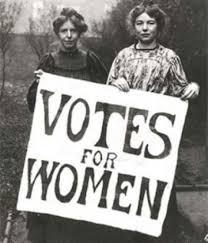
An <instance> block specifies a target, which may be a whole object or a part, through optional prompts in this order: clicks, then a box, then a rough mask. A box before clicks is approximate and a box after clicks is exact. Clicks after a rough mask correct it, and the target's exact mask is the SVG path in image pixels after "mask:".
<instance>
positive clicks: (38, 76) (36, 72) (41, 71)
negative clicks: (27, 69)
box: [34, 69, 43, 82]
mask: <svg viewBox="0 0 208 243" xmlns="http://www.w3.org/2000/svg"><path fill="white" fill-rule="evenodd" d="M34 74H35V79H36V82H39V80H40V78H41V76H42V75H43V70H42V69H38V70H35V72H34Z"/></svg>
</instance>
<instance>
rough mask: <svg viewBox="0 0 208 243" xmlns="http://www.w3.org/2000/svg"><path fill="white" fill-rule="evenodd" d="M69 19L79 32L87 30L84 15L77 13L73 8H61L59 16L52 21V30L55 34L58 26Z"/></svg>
mask: <svg viewBox="0 0 208 243" xmlns="http://www.w3.org/2000/svg"><path fill="white" fill-rule="evenodd" d="M67 20H70V21H71V22H72V23H73V24H74V26H75V28H76V29H77V31H78V32H79V34H81V33H84V32H86V31H87V29H88V26H87V24H86V23H85V20H84V17H83V16H82V15H81V14H79V13H78V12H77V11H76V10H75V9H73V8H63V9H62V11H61V13H60V16H59V17H57V18H56V19H55V20H54V21H53V30H54V32H55V34H56V35H58V33H59V30H60V27H61V26H62V25H63V24H64V23H65V22H66V21H67Z"/></svg>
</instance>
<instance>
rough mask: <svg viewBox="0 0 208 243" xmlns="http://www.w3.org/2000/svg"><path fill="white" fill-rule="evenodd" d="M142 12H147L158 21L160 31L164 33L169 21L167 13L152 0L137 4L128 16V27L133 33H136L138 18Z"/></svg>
mask: <svg viewBox="0 0 208 243" xmlns="http://www.w3.org/2000/svg"><path fill="white" fill-rule="evenodd" d="M142 13H147V14H148V15H149V16H150V17H151V18H154V19H155V20H156V22H157V28H158V32H159V33H162V31H163V30H164V28H165V25H166V23H167V15H166V13H165V12H164V11H163V10H162V9H161V8H160V7H159V6H158V4H155V3H154V2H153V1H152V0H144V1H143V2H142V3H141V4H139V5H137V6H135V7H134V8H133V9H131V11H130V12H129V14H128V16H127V28H128V29H129V31H130V32H131V33H134V28H135V27H134V26H135V21H136V18H137V17H138V16H139V15H141V14H142Z"/></svg>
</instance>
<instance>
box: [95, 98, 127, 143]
mask: <svg viewBox="0 0 208 243" xmlns="http://www.w3.org/2000/svg"><path fill="white" fill-rule="evenodd" d="M99 111H103V113H104V117H103V125H102V131H101V135H100V138H99V140H98V142H97V143H96V144H95V146H100V147H103V148H108V145H107V142H106V134H107V127H108V122H109V119H110V116H111V115H112V114H113V113H118V114H120V115H121V116H122V118H123V119H124V118H125V115H126V107H125V106H121V105H113V104H108V103H101V102H97V104H96V110H95V112H99Z"/></svg>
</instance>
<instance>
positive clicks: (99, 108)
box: [40, 89, 175, 159]
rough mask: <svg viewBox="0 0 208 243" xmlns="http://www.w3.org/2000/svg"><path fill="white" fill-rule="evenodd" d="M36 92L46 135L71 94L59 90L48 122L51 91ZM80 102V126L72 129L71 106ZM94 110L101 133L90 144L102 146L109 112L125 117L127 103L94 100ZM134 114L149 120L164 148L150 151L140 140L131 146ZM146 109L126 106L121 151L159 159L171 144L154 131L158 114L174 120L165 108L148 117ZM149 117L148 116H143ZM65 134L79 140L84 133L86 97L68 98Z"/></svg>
mask: <svg viewBox="0 0 208 243" xmlns="http://www.w3.org/2000/svg"><path fill="white" fill-rule="evenodd" d="M40 93H41V94H42V99H43V104H44V122H45V134H46V135H53V131H54V129H55V127H56V124H57V122H58V120H59V117H60V115H61V113H62V111H63V109H64V107H65V105H66V104H67V103H68V102H69V100H70V99H71V98H72V97H71V96H69V95H65V94H62V95H61V99H60V104H59V107H58V109H57V112H56V114H55V116H54V118H53V119H52V122H51V123H50V124H49V115H50V112H51V108H50V107H49V98H50V97H52V96H53V95H54V92H51V91H48V90H43V89H42V90H40ZM80 104H81V105H83V106H84V109H85V115H84V117H83V122H82V126H81V128H80V130H79V131H78V132H76V133H75V132H74V131H73V130H72V114H73V110H74V109H75V107H76V106H77V105H80ZM97 112H103V121H102V129H101V133H100V136H99V139H98V141H97V143H96V144H95V145H94V146H98V147H103V148H108V144H107V139H106V137H107V130H108V129H107V128H108V123H109V120H110V117H111V116H112V114H115V113H116V114H119V115H120V116H121V118H122V119H123V121H124V119H125V117H126V114H127V107H125V106H122V105H116V104H109V103H103V102H97V103H96V108H95V113H97ZM136 116H141V117H142V118H143V119H144V122H145V123H147V120H148V121H149V123H148V124H147V125H148V126H149V129H150V131H151V132H152V133H154V134H156V135H157V136H159V137H160V139H162V141H163V143H164V149H163V150H162V151H161V152H160V153H159V154H157V155H153V154H151V152H150V151H149V145H148V144H146V145H144V142H141V144H140V146H139V147H137V148H135V147H132V146H131V137H132V133H133V132H134V133H135V132H136V133H137V134H138V133H139V125H134V124H133V120H134V118H135V117H136ZM148 116H150V115H149V111H148V110H145V109H136V108H133V107H130V108H129V110H128V119H127V120H128V122H127V125H126V132H125V141H124V146H123V152H125V153H130V154H134V155H140V154H141V153H142V151H144V157H145V158H149V159H163V158H165V157H167V156H168V155H169V154H170V151H171V148H172V145H171V141H170V138H169V137H168V136H167V135H166V134H164V133H162V132H160V131H158V130H157V129H156V123H157V120H158V119H159V118H163V119H168V120H169V121H170V122H171V125H172V126H173V125H174V122H175V115H172V114H169V113H165V112H158V113H155V114H153V115H152V116H151V117H148ZM147 118H149V119H147ZM67 119H68V120H67V136H68V138H69V139H70V140H71V141H73V142H77V141H80V140H81V139H82V138H83V136H84V135H85V132H86V130H87V128H88V126H89V122H90V106H89V104H88V103H87V101H86V100H84V99H82V98H77V99H76V100H75V101H73V102H72V104H71V106H70V108H69V112H68V117H67Z"/></svg>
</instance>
